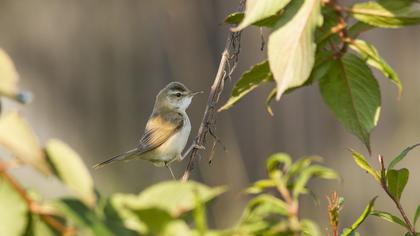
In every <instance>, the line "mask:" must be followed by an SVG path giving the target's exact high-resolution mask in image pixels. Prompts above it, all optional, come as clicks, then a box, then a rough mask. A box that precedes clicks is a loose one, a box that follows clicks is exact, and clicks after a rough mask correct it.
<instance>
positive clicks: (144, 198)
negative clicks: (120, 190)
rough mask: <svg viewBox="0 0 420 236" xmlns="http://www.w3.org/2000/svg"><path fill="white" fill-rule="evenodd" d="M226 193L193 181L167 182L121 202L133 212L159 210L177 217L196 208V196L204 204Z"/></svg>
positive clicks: (220, 188)
mask: <svg viewBox="0 0 420 236" xmlns="http://www.w3.org/2000/svg"><path fill="white" fill-rule="evenodd" d="M224 191H225V188H223V187H215V188H210V187H207V186H205V185H203V184H200V183H197V182H193V181H188V182H178V181H166V182H161V183H159V184H156V185H153V186H151V187H149V188H147V189H145V190H143V191H142V192H141V193H140V195H138V196H136V197H131V198H129V199H121V201H124V204H125V205H126V206H127V207H128V208H130V209H132V210H141V209H149V208H158V209H162V210H165V211H167V212H169V213H170V215H171V216H173V217H177V216H179V215H181V214H183V213H185V212H188V211H191V210H192V209H194V208H195V200H194V199H195V197H196V194H197V196H199V197H200V199H201V201H202V202H208V201H210V200H212V199H213V198H214V197H216V196H218V195H220V194H221V193H223V192H224Z"/></svg>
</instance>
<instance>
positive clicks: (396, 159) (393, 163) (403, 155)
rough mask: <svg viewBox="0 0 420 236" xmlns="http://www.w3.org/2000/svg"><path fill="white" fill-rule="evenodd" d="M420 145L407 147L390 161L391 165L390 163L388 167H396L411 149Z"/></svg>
mask: <svg viewBox="0 0 420 236" xmlns="http://www.w3.org/2000/svg"><path fill="white" fill-rule="evenodd" d="M418 146H420V143H418V144H414V145H413V146H410V147H407V148H406V149H404V150H403V151H402V152H401V153H400V154H399V155H398V156H396V157H395V158H394V160H392V161H391V162H390V163H389V165H388V169H392V168H394V167H395V166H396V165H397V164H398V163H399V162H400V161H402V160H403V159H404V158H405V157H406V156H407V154H408V153H409V152H410V151H411V150H413V149H414V148H416V147H418Z"/></svg>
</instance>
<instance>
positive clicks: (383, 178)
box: [378, 155, 416, 236]
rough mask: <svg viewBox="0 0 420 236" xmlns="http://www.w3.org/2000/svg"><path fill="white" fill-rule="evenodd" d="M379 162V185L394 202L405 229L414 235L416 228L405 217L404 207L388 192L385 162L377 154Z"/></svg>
mask: <svg viewBox="0 0 420 236" xmlns="http://www.w3.org/2000/svg"><path fill="white" fill-rule="evenodd" d="M378 160H379V164H380V166H381V186H382V188H383V189H384V191H385V192H386V194H387V195H388V196H389V197H390V198H391V200H392V201H393V202H394V203H395V206H397V208H398V211H399V212H400V214H401V216H402V217H403V218H404V221H405V223H406V224H407V229H408V231H410V234H411V235H413V236H415V235H416V229H415V228H414V226H413V224H412V223H411V221H410V219H409V218H408V217H407V214H406V213H405V211H404V208H403V207H402V205H401V203H400V200H399V199H397V198H396V197H394V196H393V195H392V194H391V192H389V189H388V186H387V183H386V175H385V173H386V172H385V164H384V158H383V157H382V156H381V155H379V156H378Z"/></svg>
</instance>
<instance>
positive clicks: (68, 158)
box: [46, 139, 96, 207]
mask: <svg viewBox="0 0 420 236" xmlns="http://www.w3.org/2000/svg"><path fill="white" fill-rule="evenodd" d="M46 151H47V154H48V159H49V161H50V163H51V164H52V166H53V168H54V170H55V172H56V175H57V177H59V178H60V179H61V180H62V181H63V183H64V184H65V185H66V186H67V187H68V188H69V189H71V190H72V191H73V192H74V193H75V194H76V195H77V196H78V197H79V198H80V199H81V200H82V201H83V202H84V203H85V204H86V205H87V206H90V207H93V206H94V204H95V202H96V195H95V192H94V186H93V180H92V176H91V175H90V173H89V171H88V170H87V168H86V166H85V165H84V163H83V161H82V159H81V158H80V156H79V155H78V154H77V153H76V152H75V151H73V149H71V148H70V147H69V146H68V145H67V144H65V143H63V142H61V141H60V140H57V139H52V140H49V141H48V143H47V147H46Z"/></svg>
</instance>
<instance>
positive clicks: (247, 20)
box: [232, 0, 290, 31]
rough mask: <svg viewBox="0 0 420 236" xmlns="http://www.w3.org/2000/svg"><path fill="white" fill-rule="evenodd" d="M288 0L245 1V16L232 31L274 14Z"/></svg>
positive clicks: (288, 0)
mask: <svg viewBox="0 0 420 236" xmlns="http://www.w3.org/2000/svg"><path fill="white" fill-rule="evenodd" d="M289 2H290V0H248V1H246V9H245V17H244V19H243V20H242V22H241V23H240V24H239V25H238V26H237V27H235V28H233V29H232V30H233V31H239V30H242V29H244V28H245V27H247V26H249V25H251V24H253V23H255V22H258V21H260V20H263V19H265V18H268V17H270V16H273V15H275V14H276V13H278V12H279V11H280V10H281V9H283V8H284V7H285V6H286V5H287V4H288V3H289Z"/></svg>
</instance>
